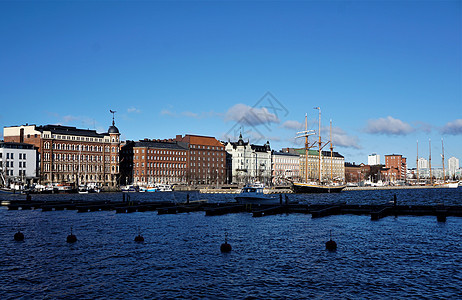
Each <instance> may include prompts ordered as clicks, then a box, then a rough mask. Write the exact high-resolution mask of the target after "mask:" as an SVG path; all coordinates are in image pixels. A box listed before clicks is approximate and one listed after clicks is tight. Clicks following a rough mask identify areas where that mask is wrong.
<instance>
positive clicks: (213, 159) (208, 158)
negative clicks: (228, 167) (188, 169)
mask: <svg viewBox="0 0 462 300" xmlns="http://www.w3.org/2000/svg"><path fill="white" fill-rule="evenodd" d="M191 160H196V158H195V157H191ZM197 160H201V158H200V157H198V158H197ZM202 160H205V161H210V157H207V159H205V157H203V159H202ZM212 161H215V158H214V157H212ZM217 161H220V159H219V158H217ZM221 161H223V158H221Z"/></svg>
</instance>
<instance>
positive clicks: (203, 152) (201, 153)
mask: <svg viewBox="0 0 462 300" xmlns="http://www.w3.org/2000/svg"><path fill="white" fill-rule="evenodd" d="M191 154H197V155H210V153H209V152H205V151H202V152H200V151H197V153H196V151H194V150H193V151H191ZM215 154H216V155H217V156H225V153H223V152H222V153H219V152H212V156H215Z"/></svg>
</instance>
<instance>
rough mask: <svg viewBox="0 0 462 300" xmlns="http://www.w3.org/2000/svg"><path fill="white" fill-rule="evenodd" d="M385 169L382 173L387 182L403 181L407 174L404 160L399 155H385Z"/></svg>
mask: <svg viewBox="0 0 462 300" xmlns="http://www.w3.org/2000/svg"><path fill="white" fill-rule="evenodd" d="M385 168H387V169H388V170H387V171H385V172H384V175H385V176H386V179H387V180H388V181H398V180H405V179H406V174H407V163H406V158H405V157H403V156H402V155H401V154H390V155H385Z"/></svg>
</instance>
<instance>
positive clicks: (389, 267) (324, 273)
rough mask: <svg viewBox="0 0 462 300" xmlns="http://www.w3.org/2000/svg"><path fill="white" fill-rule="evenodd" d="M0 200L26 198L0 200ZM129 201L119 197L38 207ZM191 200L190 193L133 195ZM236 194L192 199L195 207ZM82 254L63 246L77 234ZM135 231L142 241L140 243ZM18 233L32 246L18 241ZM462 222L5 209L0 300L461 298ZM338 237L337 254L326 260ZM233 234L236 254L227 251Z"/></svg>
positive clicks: (445, 198)
mask: <svg viewBox="0 0 462 300" xmlns="http://www.w3.org/2000/svg"><path fill="white" fill-rule="evenodd" d="M394 194H397V198H398V202H399V203H401V204H435V203H442V202H444V203H445V204H447V205H449V204H458V205H462V201H461V190H460V189H458V190H450V189H438V190H436V189H435V190H434V189H432V190H419V191H414V190H409V191H407V190H406V191H363V192H343V193H341V194H336V195H334V194H332V195H290V196H289V197H291V198H294V199H297V200H299V201H306V202H308V203H330V202H332V203H335V202H348V203H365V204H366V203H367V204H370V203H384V202H387V201H389V200H392V198H393V195H394ZM0 197H1V198H0V199H13V198H18V197H19V198H20V197H24V196H19V195H1V196H0ZM89 197H91V198H92V199H95V200H96V199H98V200H102V199H108V200H121V198H122V196H121V194H120V193H114V194H98V195H33V199H48V200H50V201H52V200H58V199H63V198H72V199H88V198H89ZM131 197H132V200H144V201H160V200H172V201H185V199H186V194H185V193H167V194H160V193H159V194H131ZM203 198H206V199H208V200H209V201H213V202H227V201H232V200H233V196H232V195H199V194H191V200H196V199H203ZM71 226H72V227H73V232H74V234H75V235H76V236H77V238H78V241H77V243H75V244H68V243H66V236H67V235H68V234H69V232H70V227H71ZM138 227H139V228H141V233H142V235H143V236H144V238H145V242H144V243H141V244H139V243H135V242H134V241H133V239H134V237H135V236H136V235H137V234H138ZM18 229H21V231H22V232H24V234H25V241H24V242H15V241H14V240H13V235H14V233H15V232H16V231H17V230H18ZM461 229H462V218H457V217H448V219H447V222H446V223H438V222H437V221H436V218H435V217H412V216H409V217H407V216H404V217H402V216H400V217H398V218H394V217H386V218H384V219H381V220H380V221H375V222H373V221H371V220H370V217H369V216H352V215H345V216H330V217H325V218H318V219H311V216H310V215H304V214H290V215H276V216H266V217H263V218H252V216H251V214H248V213H239V214H229V215H224V216H217V217H206V216H205V214H204V213H203V212H197V213H185V214H177V215H157V213H156V212H144V213H132V214H116V213H115V212H107V211H102V212H92V213H77V212H75V211H53V212H41V211H40V210H35V211H34V210H32V211H8V210H6V209H5V208H2V209H0V282H2V284H1V285H0V295H2V298H20V297H24V298H30V297H32V298H52V299H54V298H79V299H80V298H82V299H86V298H111V299H113V298H114V299H123V298H143V297H146V298H177V297H184V298H245V297H249V296H250V297H255V298H259V299H261V298H308V297H310V298H311V297H315V298H339V297H340V298H378V297H381V298H404V297H414V298H445V299H446V298H458V296H460V286H461V283H462V252H461V251H460V248H461V240H462V239H461V237H462V236H461V235H462V230H461ZM331 230H332V235H333V239H334V240H335V241H336V242H337V244H338V250H337V251H336V252H328V251H326V250H325V242H326V241H327V240H328V239H329V231H331ZM225 232H227V233H228V239H229V243H230V244H231V245H232V247H233V251H232V252H231V253H229V254H222V253H221V252H220V244H221V243H222V242H223V241H224V234H225Z"/></svg>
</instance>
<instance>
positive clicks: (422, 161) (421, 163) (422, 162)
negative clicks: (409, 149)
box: [418, 157, 428, 170]
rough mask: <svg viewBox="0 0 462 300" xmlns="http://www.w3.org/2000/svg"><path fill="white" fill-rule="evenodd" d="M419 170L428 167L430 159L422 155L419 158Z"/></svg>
mask: <svg viewBox="0 0 462 300" xmlns="http://www.w3.org/2000/svg"><path fill="white" fill-rule="evenodd" d="M418 164H419V170H423V169H428V160H427V159H425V158H423V157H420V158H419V160H418Z"/></svg>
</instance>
